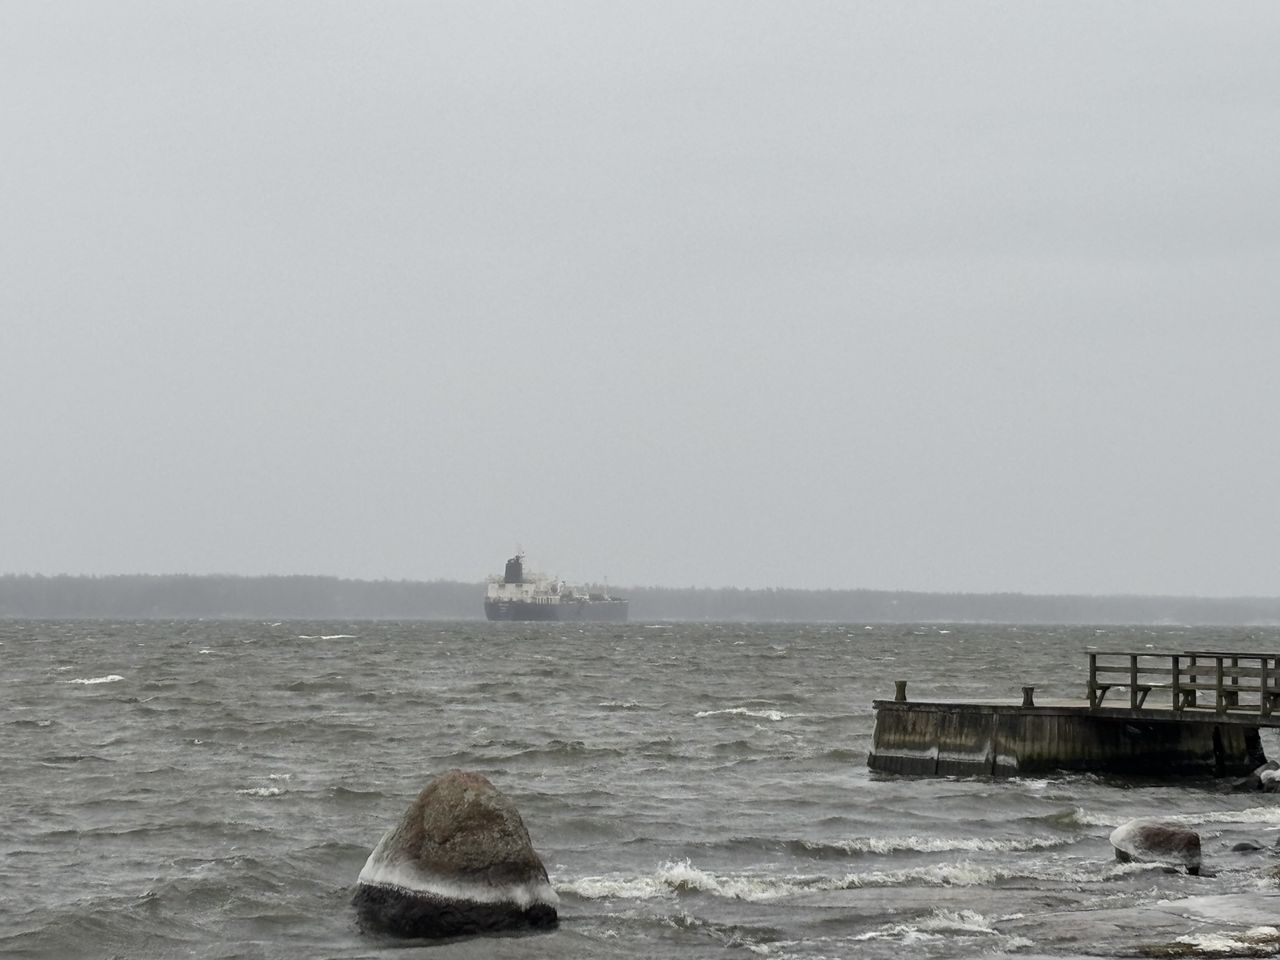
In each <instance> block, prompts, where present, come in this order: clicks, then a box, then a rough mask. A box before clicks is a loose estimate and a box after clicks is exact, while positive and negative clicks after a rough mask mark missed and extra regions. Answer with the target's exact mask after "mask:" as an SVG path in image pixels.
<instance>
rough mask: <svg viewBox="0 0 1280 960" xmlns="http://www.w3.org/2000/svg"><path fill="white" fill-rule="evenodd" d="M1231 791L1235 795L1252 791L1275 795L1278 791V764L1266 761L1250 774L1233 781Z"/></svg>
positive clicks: (1279, 771) (1279, 780)
mask: <svg viewBox="0 0 1280 960" xmlns="http://www.w3.org/2000/svg"><path fill="white" fill-rule="evenodd" d="M1231 789H1232V790H1233V791H1235V792H1237V793H1249V792H1252V791H1254V790H1264V791H1266V792H1268V793H1275V792H1276V791H1277V790H1280V763H1276V761H1274V760H1269V761H1267V762H1266V763H1264V764H1263V765H1262V766H1260V767H1258V768H1257V769H1255V770H1254V771H1253V772H1252V773H1250V774H1248V775H1247V776H1244V777H1241V778H1240V779H1239V780H1236V781H1234V782H1233V783H1232V784H1231Z"/></svg>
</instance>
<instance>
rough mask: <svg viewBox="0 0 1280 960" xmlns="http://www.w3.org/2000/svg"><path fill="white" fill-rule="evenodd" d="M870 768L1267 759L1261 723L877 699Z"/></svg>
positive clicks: (935, 770)
mask: <svg viewBox="0 0 1280 960" xmlns="http://www.w3.org/2000/svg"><path fill="white" fill-rule="evenodd" d="M875 706H876V729H875V738H874V741H873V746H872V751H871V754H870V756H869V757H868V758H867V764H868V766H870V767H871V769H872V770H878V771H881V772H883V773H904V774H916V775H924V776H974V775H980V776H1015V775H1020V774H1029V773H1044V772H1047V771H1051V770H1072V771H1094V772H1099V773H1118V774H1135V775H1156V776H1159V775H1165V774H1189V773H1196V774H1204V773H1210V774H1217V775H1219V776H1222V775H1226V774H1232V775H1235V774H1244V773H1247V772H1248V771H1250V770H1252V769H1254V768H1255V767H1256V766H1258V764H1259V763H1261V762H1263V760H1264V759H1265V758H1263V757H1262V748H1261V741H1260V740H1259V738H1258V730H1257V728H1256V727H1250V726H1245V725H1240V724H1226V723H1222V724H1220V723H1215V722H1214V721H1213V720H1212V719H1210V718H1206V719H1204V720H1199V719H1197V720H1184V719H1170V720H1152V719H1148V718H1138V717H1133V716H1117V715H1115V712H1113V714H1112V715H1110V716H1104V715H1099V714H1097V713H1094V712H1090V711H1089V710H1088V709H1087V708H1084V707H1074V708H1073V707H1061V708H1039V707H1032V708H1022V707H1013V706H1009V707H999V706H991V705H981V704H939V703H905V702H894V701H877V702H876V704H875Z"/></svg>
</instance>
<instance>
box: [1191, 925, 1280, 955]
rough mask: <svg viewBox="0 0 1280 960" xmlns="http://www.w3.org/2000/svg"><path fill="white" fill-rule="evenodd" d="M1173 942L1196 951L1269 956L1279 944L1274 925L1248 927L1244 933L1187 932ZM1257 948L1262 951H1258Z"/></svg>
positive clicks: (1279, 935)
mask: <svg viewBox="0 0 1280 960" xmlns="http://www.w3.org/2000/svg"><path fill="white" fill-rule="evenodd" d="M1174 942H1175V943H1184V944H1186V945H1187V946H1189V947H1191V949H1192V950H1195V951H1196V952H1197V953H1205V954H1230V955H1231V956H1247V957H1254V956H1271V955H1272V954H1273V953H1274V952H1275V948H1276V946H1277V945H1280V930H1277V929H1276V928H1275V927H1250V928H1249V929H1248V930H1246V931H1244V933H1232V934H1225V933H1188V934H1185V935H1183V936H1181V937H1178V938H1177V940H1176V941H1174ZM1259 949H1262V950H1263V951H1264V952H1262V953H1259V952H1258V951H1259Z"/></svg>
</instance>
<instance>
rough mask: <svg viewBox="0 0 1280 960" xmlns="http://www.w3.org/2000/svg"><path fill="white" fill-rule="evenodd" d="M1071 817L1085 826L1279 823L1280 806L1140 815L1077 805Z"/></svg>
mask: <svg viewBox="0 0 1280 960" xmlns="http://www.w3.org/2000/svg"><path fill="white" fill-rule="evenodd" d="M1071 819H1072V820H1073V821H1075V822H1076V823H1078V824H1080V825H1081V826H1085V827H1118V826H1120V825H1121V824H1125V823H1128V822H1129V821H1130V820H1136V819H1144V820H1145V819H1152V820H1159V821H1160V822H1161V823H1177V824H1181V825H1182V826H1195V825H1196V824H1201V823H1274V824H1280V806H1275V807H1246V808H1245V809H1243V810H1205V811H1203V812H1201V813H1176V814H1169V815H1164V814H1160V813H1150V814H1147V815H1145V816H1142V817H1137V816H1125V815H1119V814H1114V813H1109V814H1101V813H1093V812H1091V811H1088V810H1085V809H1084V808H1082V807H1077V808H1076V810H1075V812H1074V814H1072V817H1071Z"/></svg>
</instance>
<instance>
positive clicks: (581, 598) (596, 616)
mask: <svg viewBox="0 0 1280 960" xmlns="http://www.w3.org/2000/svg"><path fill="white" fill-rule="evenodd" d="M629 606H630V603H629V602H628V601H627V600H624V599H622V598H621V597H612V596H610V595H609V593H608V591H607V590H606V589H602V588H600V587H591V588H586V587H578V586H571V585H569V584H567V583H565V582H564V581H563V580H560V579H559V578H557V577H549V576H547V575H546V574H541V573H526V572H525V569H524V554H523V553H517V554H516V555H515V556H514V557H512V558H511V559H510V560H508V561H507V568H506V570H505V571H504V572H503V574H502V575H501V576H498V575H497V574H494V575H493V576H491V577H490V578H489V584H488V590H487V592H486V593H485V598H484V615H485V616H486V617H487V618H488V619H490V620H551V621H560V620H584V621H592V622H597V623H623V622H625V621H626V619H627V608H628V607H629Z"/></svg>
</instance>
